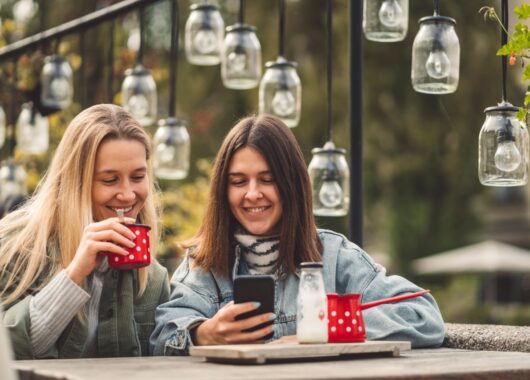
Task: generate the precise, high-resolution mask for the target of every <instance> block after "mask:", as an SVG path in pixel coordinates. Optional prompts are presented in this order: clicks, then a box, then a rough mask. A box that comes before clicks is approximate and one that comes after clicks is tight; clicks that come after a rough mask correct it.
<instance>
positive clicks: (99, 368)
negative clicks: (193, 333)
mask: <svg viewBox="0 0 530 380" xmlns="http://www.w3.org/2000/svg"><path fill="white" fill-rule="evenodd" d="M14 367H15V368H16V369H18V370H19V371H20V373H21V375H22V376H21V380H26V379H31V380H53V379H61V380H70V379H72V380H93V379H97V380H118V379H127V380H185V379H192V380H211V379H215V380H225V379H226V380H228V379H241V380H252V379H256V380H267V379H270V380H280V379H305V380H307V379H309V380H311V379H313V380H317V379H319V380H320V379H322V380H323V379H326V380H330V379H365V378H370V379H383V378H384V379H503V380H504V379H530V353H522V352H495V351H467V350H459V349H450V348H439V349H424V350H412V351H408V352H403V353H402V354H401V356H399V357H369V358H355V359H347V360H344V359H343V360H337V359H333V360H322V361H319V360H315V359H311V360H310V361H305V362H294V363H293V362H290V363H274V364H263V365H233V364H216V363H209V362H206V361H204V360H203V359H201V358H194V357H145V358H115V359H75V360H74V359H70V360H30V361H16V362H14Z"/></svg>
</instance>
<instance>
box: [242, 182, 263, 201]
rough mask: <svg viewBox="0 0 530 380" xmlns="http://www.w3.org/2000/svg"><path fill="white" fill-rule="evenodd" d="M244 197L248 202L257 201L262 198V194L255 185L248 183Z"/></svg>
mask: <svg viewBox="0 0 530 380" xmlns="http://www.w3.org/2000/svg"><path fill="white" fill-rule="evenodd" d="M245 197H246V198H247V199H248V200H257V199H260V198H262V197H263V193H262V192H261V190H260V188H259V186H258V184H257V183H250V184H249V186H248V190H247V193H246V194H245Z"/></svg>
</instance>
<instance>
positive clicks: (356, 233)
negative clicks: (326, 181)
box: [348, 0, 363, 247]
mask: <svg viewBox="0 0 530 380" xmlns="http://www.w3.org/2000/svg"><path fill="white" fill-rule="evenodd" d="M362 17H363V2H362V1H360V0H350V6H349V40H350V41H349V48H350V49H349V63H350V65H349V66H350V98H349V107H348V108H349V114H350V169H351V175H350V193H351V197H350V213H349V215H350V239H351V241H353V242H354V243H356V244H357V245H359V246H360V247H362V244H363V209H362V189H363V182H362V179H363V173H362V159H363V149H362V148H363V133H362V132H363V131H362V126H363V124H362V121H363V118H362V111H363V92H362V89H363V86H362V39H363V35H362Z"/></svg>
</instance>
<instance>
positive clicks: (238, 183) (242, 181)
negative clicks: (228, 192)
mask: <svg viewBox="0 0 530 380" xmlns="http://www.w3.org/2000/svg"><path fill="white" fill-rule="evenodd" d="M230 184H231V185H233V186H242V185H244V184H245V180H234V181H231V182H230Z"/></svg>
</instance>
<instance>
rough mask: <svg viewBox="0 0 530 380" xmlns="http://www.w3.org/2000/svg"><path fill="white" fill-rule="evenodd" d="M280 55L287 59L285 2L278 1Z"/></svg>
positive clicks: (283, 0) (282, 0)
mask: <svg viewBox="0 0 530 380" xmlns="http://www.w3.org/2000/svg"><path fill="white" fill-rule="evenodd" d="M278 10H279V18H278V40H279V41H278V55H279V56H280V57H285V0H278Z"/></svg>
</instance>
